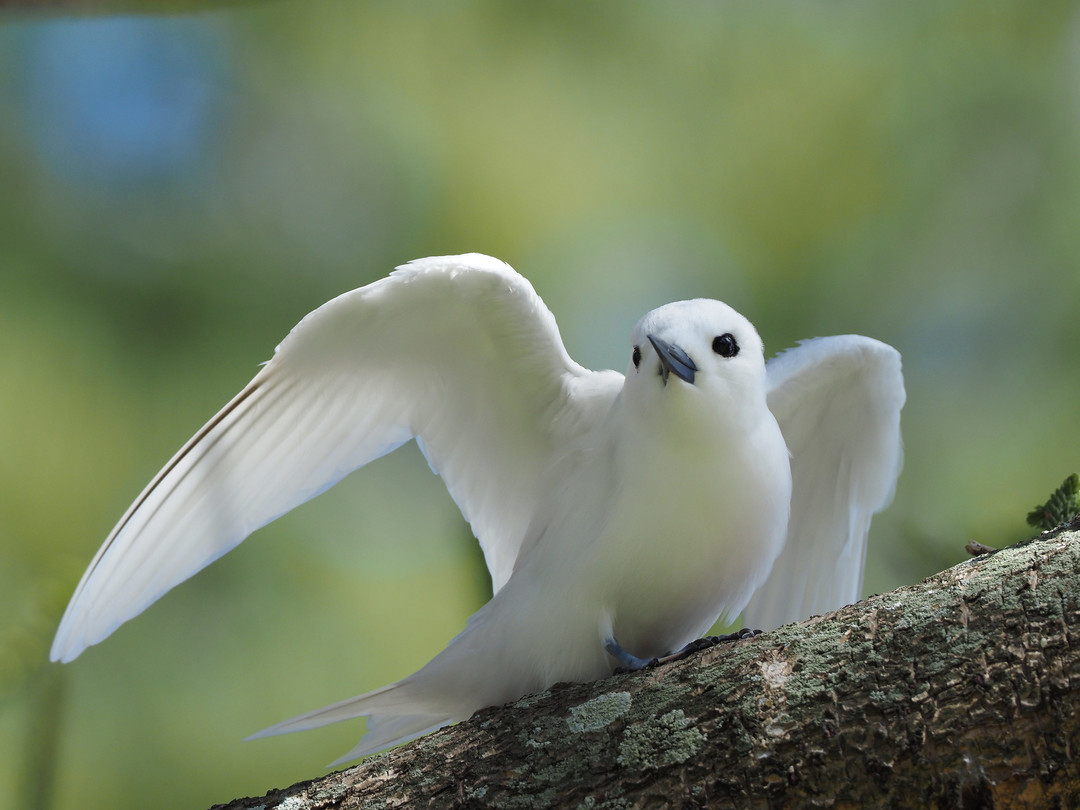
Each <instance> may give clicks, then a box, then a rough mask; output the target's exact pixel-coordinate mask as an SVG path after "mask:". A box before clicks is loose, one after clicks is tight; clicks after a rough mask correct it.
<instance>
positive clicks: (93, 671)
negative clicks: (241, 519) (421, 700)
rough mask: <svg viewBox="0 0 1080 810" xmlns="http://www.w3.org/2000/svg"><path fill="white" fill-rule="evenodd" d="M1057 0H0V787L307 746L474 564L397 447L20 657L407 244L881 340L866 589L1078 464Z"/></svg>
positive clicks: (639, 308) (882, 584)
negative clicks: (305, 328) (122, 525)
mask: <svg viewBox="0 0 1080 810" xmlns="http://www.w3.org/2000/svg"><path fill="white" fill-rule="evenodd" d="M1078 181H1080V10H1078V7H1077V4H1075V3H1053V2H1047V3H1040V4H1035V5H1032V4H1028V3H1024V2H1004V1H1003V2H993V3H985V2H983V3H962V2H957V3H953V2H944V3H846V2H845V3H830V4H816V5H809V4H803V3H791V4H784V3H770V4H742V3H725V2H718V3H699V2H683V3H654V4H650V3H634V4H622V3H615V2H596V3H586V4H570V3H560V4H519V3H494V2H490V3H484V2H477V3H465V4H456V5H446V4H438V3H424V2H406V3H394V4H373V3H340V2H323V1H322V0H318V1H317V2H313V1H312V0H305V1H304V2H301V0H288V1H287V2H275V3H254V4H250V5H243V6H237V7H230V8H226V9H224V10H215V11H210V12H206V13H200V14H195V15H187V16H166V17H142V18H140V17H115V18H83V19H73V18H66V19H64V18H52V19H42V20H36V19H32V18H28V17H25V16H23V17H15V16H11V15H7V16H4V17H3V18H0V751H2V752H3V755H2V756H0V807H20V808H26V807H35V806H36V807H56V808H68V807H85V806H110V807H114V808H123V807H146V806H153V807H158V808H166V807H174V806H175V807H185V808H191V807H199V806H209V805H210V804H212V803H214V802H218V801H225V800H228V799H230V798H233V797H235V796H239V795H251V794H259V793H262V792H265V790H267V789H268V788H271V787H275V786H284V785H287V784H289V783H291V782H293V781H295V780H298V779H301V778H306V777H311V776H314V775H316V774H319V773H321V772H322V769H323V766H324V765H325V763H327V762H329V761H330V760H332V759H334V758H335V757H336V756H338V755H340V754H341V753H342V752H343V751H345V750H347V749H348V748H349V747H351V746H352V745H353V744H354V743H355V741H356V739H357V738H358V737H359V735H360V733H361V730H362V728H361V725H360V723H359V722H357V723H350V724H345V725H341V726H336V727H331V728H327V729H324V730H320V731H315V732H309V733H306V734H300V735H292V736H287V737H281V738H274V739H270V740H259V741H256V742H251V743H242V742H241V740H242V738H243V737H244V736H246V735H247V734H249V733H251V732H253V731H256V730H258V729H260V728H263V727H265V726H267V725H269V724H271V723H273V722H276V721H278V720H281V719H283V718H285V717H288V716H291V715H293V714H296V713H299V712H301V711H304V710H307V709H310V708H314V707H317V706H321V705H323V704H325V703H329V702H332V701H335V700H339V699H342V698H345V697H349V696H351V695H354V694H357V693H359V692H362V691H364V690H367V689H370V688H373V687H376V686H379V685H381V684H383V683H386V682H389V681H391V680H394V679H396V678H398V677H401V676H404V675H406V674H408V673H409V672H411V671H413V670H414V669H415V668H417V667H418V666H420V665H422V664H423V663H424V662H425V661H427V660H428V659H429V658H430V657H431V656H432V655H433V654H434V653H435V652H437V651H438V650H439V649H441V648H442V646H443V645H444V644H445V642H446V641H447V640H449V638H450V637H452V636H453V635H454V634H455V633H456V632H457V631H458V630H459V629H460V628H461V627H462V626H463V624H464V621H465V619H466V617H467V616H468V615H469V614H470V613H471V612H472V611H473V610H474V609H475V608H476V607H478V606H479V605H480V604H482V603H483V601H484V600H485V599H486V597H487V594H488V589H489V584H488V582H487V579H486V574H485V572H484V571H483V569H482V563H481V560H480V556H479V554H478V552H477V551H476V549H475V548H474V547H473V546H474V544H473V542H472V541H471V540H470V535H469V533H468V529H467V527H466V526H465V525H464V523H463V521H462V520H461V518H460V516H459V515H458V514H457V512H456V510H455V508H454V506H453V504H452V503H451V502H450V500H449V498H448V496H447V495H446V493H445V491H444V490H443V488H442V486H441V484H440V482H439V481H438V479H437V478H435V477H434V476H432V475H431V474H430V472H429V471H428V470H427V467H426V465H425V464H424V463H423V461H422V459H420V457H419V455H418V453H416V452H415V451H414V450H409V449H406V450H403V451H401V452H399V453H398V454H396V455H395V456H393V457H390V458H387V459H384V460H382V461H380V462H379V463H378V464H376V465H373V466H372V467H371V468H369V469H366V470H363V471H361V472H360V473H357V474H356V475H354V476H352V477H350V478H349V479H347V480H346V481H345V482H344V483H343V484H342V485H340V486H339V487H338V488H337V489H335V490H333V491H331V492H330V493H328V494H326V495H325V496H323V497H321V498H319V499H317V500H316V501H314V502H312V503H309V504H307V505H306V506H304V507H302V508H300V509H298V510H297V511H296V512H294V513H293V514H290V515H288V516H287V517H285V518H283V519H281V520H280V521H278V522H277V523H275V524H273V525H271V526H270V527H268V528H267V529H265V530H263V531H261V532H259V533H258V534H257V535H256V536H255V537H254V538H253V539H251V540H249V541H248V542H247V543H245V544H244V545H243V546H241V548H240V549H238V550H237V551H235V552H233V553H232V554H230V555H228V556H227V557H226V558H224V559H223V560H221V561H220V562H219V563H217V564H215V565H213V566H211V567H210V568H209V569H207V570H206V571H204V572H203V573H202V574H200V575H199V576H197V577H196V578H195V579H193V580H191V581H190V582H188V583H186V584H185V585H184V586H182V587H180V588H179V589H177V590H176V591H174V592H173V593H171V594H170V595H169V596H168V597H166V598H165V599H163V600H162V601H161V602H160V603H159V604H157V605H155V606H154V607H153V608H152V609H150V610H149V611H148V612H147V613H145V614H144V615H143V616H141V617H140V618H139V619H138V620H136V621H134V622H132V623H130V624H129V625H126V626H125V627H123V628H122V629H121V630H120V631H119V632H117V633H116V635H115V636H114V637H112V638H110V639H109V641H108V642H107V643H106V644H103V645H101V646H99V647H95V648H92V649H90V650H89V651H88V652H87V653H85V654H84V655H83V656H82V657H81V658H80V659H79V660H78V661H76V662H75V663H73V664H71V665H68V666H64V667H61V666H59V665H52V664H48V663H46V652H47V646H48V644H49V642H50V640H51V635H52V632H53V631H54V629H55V626H56V622H57V620H58V619H59V616H60V613H61V611H62V609H63V607H64V604H65V603H66V600H67V598H68V597H69V596H70V594H71V590H72V588H73V587H74V585H75V583H76V581H77V579H78V577H79V575H80V574H81V573H82V570H83V569H84V567H85V566H86V564H87V563H88V562H89V560H90V558H91V556H92V555H93V553H94V551H95V550H96V549H97V547H98V545H99V544H100V542H101V541H102V540H103V538H104V537H105V535H106V534H107V532H108V530H109V529H110V528H111V526H112V524H113V523H114V522H115V521H116V520H117V519H118V517H119V516H120V514H121V513H122V512H123V510H124V509H125V508H126V507H127V505H128V504H129V503H130V501H131V500H132V499H133V498H134V496H135V495H136V494H137V493H138V492H139V490H140V489H141V488H142V486H143V485H144V484H145V483H146V482H147V481H148V480H149V479H150V477H151V476H152V475H153V474H154V473H155V472H156V470H157V469H158V468H159V467H160V466H161V465H162V464H163V463H164V462H165V461H166V460H167V459H168V457H169V456H170V455H171V454H172V453H173V452H174V451H175V450H176V449H177V448H178V447H179V446H180V444H181V443H182V442H183V441H184V440H186V439H187V438H188V436H189V435H191V434H192V433H193V432H194V431H195V430H196V429H197V428H198V427H199V426H200V425H201V424H202V423H203V421H205V419H207V418H208V417H209V416H210V415H212V414H213V413H214V412H215V411H216V410H217V408H218V407H220V406H221V405H222V404H223V403H224V402H225V401H226V400H227V399H228V398H229V397H230V396H231V395H232V394H233V393H235V392H236V391H237V390H239V389H240V387H241V386H242V385H243V384H244V383H245V382H246V381H247V380H248V379H249V378H250V377H251V376H252V375H253V374H254V373H255V371H256V370H257V364H258V363H259V362H261V361H263V360H266V359H267V358H268V357H269V356H270V354H271V353H272V351H273V347H274V346H275V345H276V344H277V342H278V341H279V340H280V339H281V338H282V337H283V336H284V335H285V334H286V333H287V332H288V330H289V329H290V328H291V327H292V325H293V324H294V323H295V322H296V321H298V320H299V319H300V318H301V317H302V316H303V315H304V314H305V313H307V312H308V311H309V310H311V309H313V308H314V307H316V306H317V305H319V304H321V303H322V302H324V301H325V300H327V299H329V298H330V297H332V296H334V295H336V294H338V293H341V292H343V291H346V290H348V289H351V288H353V287H357V286H360V285H362V284H365V283H367V282H369V281H372V280H374V279H376V278H378V277H380V276H382V275H384V274H385V273H386V272H388V271H389V270H390V269H391V268H393V267H394V266H395V265H397V264H400V263H402V262H404V261H407V260H409V259H412V258H415V257H419V256H425V255H430V254H445V253H457V252H463V251H472V250H476V251H483V252H488V253H492V254H494V255H497V256H499V257H501V258H503V259H506V260H507V261H509V262H510V263H511V264H513V265H514V266H515V267H516V268H517V269H518V270H519V271H521V272H522V273H524V274H525V275H526V276H528V277H529V278H530V279H531V280H532V281H533V283H534V284H535V286H536V288H537V290H538V291H539V292H540V294H541V295H542V296H543V297H544V298H545V300H546V301H547V302H548V304H549V306H550V307H551V308H552V310H553V311H554V312H555V314H556V316H557V318H558V319H559V322H560V324H561V326H562V328H563V334H564V338H565V340H566V342H567V344H568V347H569V349H570V352H571V354H572V355H573V356H574V357H575V358H577V359H578V360H580V361H581V362H583V363H585V364H586V365H591V366H593V367H614V368H617V369H620V370H621V369H623V368H624V367H625V366H626V363H627V359H626V358H627V353H628V351H629V346H628V343H627V336H628V334H629V330H630V328H631V326H632V325H633V323H634V322H635V321H636V319H637V318H638V317H639V316H640V315H641V314H642V313H643V312H645V311H646V310H648V309H650V308H652V307H654V306H656V305H658V304H661V303H664V302H667V301H670V300H674V299H678V298H683V297H692V296H707V297H715V298H720V299H723V300H725V301H728V302H729V303H731V304H732V305H734V306H735V307H736V308H738V309H740V310H741V311H742V312H744V313H745V314H746V315H747V316H748V317H749V318H750V319H751V320H752V321H754V322H755V324H756V325H757V326H758V328H759V331H760V332H761V334H762V336H763V337H764V339H765V342H766V347H767V349H768V350H769V351H770V352H775V351H779V350H781V349H783V348H784V347H786V346H789V345H791V344H792V343H793V342H794V341H795V340H797V339H800V338H805V337H810V336H814V335H824V334H835V333H843V332H858V333H863V334H867V335H872V336H874V337H877V338H880V339H882V340H884V341H887V342H889V343H891V344H893V345H895V346H897V347H898V348H899V349H900V351H901V352H902V353H903V356H904V363H905V373H906V379H907V386H908V394H909V398H908V405H907V407H906V409H905V411H904V415H903V428H904V435H905V445H906V467H905V471H904V474H903V476H902V478H901V481H900V485H899V488H898V490H897V494H896V500H895V503H894V505H893V506H892V507H891V509H890V510H889V511H887V512H886V513H884V514H883V515H881V516H879V517H878V519H877V520H876V521H875V523H874V527H873V531H872V535H871V546H870V551H869V567H868V571H867V577H866V591H867V592H880V591H883V590H888V589H891V588H894V587H896V586H899V585H903V584H906V583H910V582H914V581H917V580H918V579H920V578H921V577H923V576H926V575H929V574H931V573H934V572H936V571H938V570H940V569H941V568H943V567H945V566H948V565H951V564H954V563H956V562H959V561H960V560H961V559H963V558H964V556H965V554H964V550H963V546H964V543H965V542H966V541H967V540H969V539H976V540H979V541H982V542H984V543H987V544H990V545H1001V544H1007V543H1010V542H1012V541H1015V540H1019V539H1022V538H1023V537H1026V536H1028V535H1029V534H1030V533H1031V532H1030V530H1028V529H1027V528H1026V526H1025V524H1024V516H1025V514H1026V513H1027V511H1028V509H1029V508H1031V507H1032V506H1034V505H1035V504H1036V503H1038V502H1040V501H1042V500H1045V498H1046V496H1047V495H1048V494H1049V493H1050V491H1051V490H1052V489H1053V488H1054V487H1055V486H1057V485H1058V484H1059V483H1060V482H1061V480H1062V479H1063V478H1064V477H1065V476H1066V475H1067V474H1068V473H1070V472H1073V471H1075V470H1078V469H1080V453H1078V441H1077V432H1078V424H1077V399H1078V393H1080V375H1078V373H1077V372H1078V369H1080V357H1078V351H1080V343H1078V339H1080V318H1078V317H1077V313H1078V303H1080V272H1078V258H1077V257H1078V256H1080V226H1078V222H1080V182H1078Z"/></svg>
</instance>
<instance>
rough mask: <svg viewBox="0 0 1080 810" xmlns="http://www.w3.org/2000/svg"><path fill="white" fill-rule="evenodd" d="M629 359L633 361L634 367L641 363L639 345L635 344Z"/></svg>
mask: <svg viewBox="0 0 1080 810" xmlns="http://www.w3.org/2000/svg"><path fill="white" fill-rule="evenodd" d="M630 359H631V360H632V361H633V362H634V368H637V367H638V366H640V365H641V347H640V346H635V347H634V353H633V354H632V355H630Z"/></svg>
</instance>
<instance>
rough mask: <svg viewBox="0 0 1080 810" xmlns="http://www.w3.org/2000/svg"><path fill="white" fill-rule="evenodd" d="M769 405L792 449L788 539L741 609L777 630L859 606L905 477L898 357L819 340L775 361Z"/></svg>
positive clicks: (871, 346) (866, 343)
mask: <svg viewBox="0 0 1080 810" xmlns="http://www.w3.org/2000/svg"><path fill="white" fill-rule="evenodd" d="M767 371H768V386H769V390H768V403H769V408H770V409H771V410H772V412H773V414H774V415H775V416H776V421H777V422H779V424H780V430H781V431H782V432H783V434H784V438H785V440H786V441H787V445H788V450H789V451H790V453H791V478H792V495H791V519H790V523H789V525H788V537H787V542H786V543H785V545H784V550H783V551H782V552H781V553H780V557H779V558H778V559H777V561H776V563H775V565H774V566H773V569H772V572H771V573H770V574H769V578H768V579H767V580H766V581H765V584H763V585H762V586H761V587H760V588H759V589H758V590H757V591H756V592H755V594H754V597H753V599H751V601H750V604H749V605H748V606H747V608H746V610H745V611H744V612H743V620H744V623H745V625H746V626H747V627H760V628H763V629H771V628H774V627H778V626H779V625H781V624H785V623H787V622H792V621H798V620H800V619H805V618H807V617H808V616H811V615H812V614H816V613H818V614H819V613H825V612H826V611H829V610H835V609H836V608H838V607H841V606H842V605H846V604H850V603H852V602H855V601H856V600H858V598H859V594H860V589H861V588H862V577H863V565H864V562H865V558H866V537H867V533H868V532H869V530H870V519H871V517H872V516H873V515H874V514H875V513H876V512H880V511H881V510H882V509H884V508H885V507H886V506H887V505H888V504H889V502H890V501H891V500H892V496H893V490H894V488H895V486H896V478H897V476H898V475H899V474H900V465H901V458H902V453H901V446H900V409H901V408H902V407H903V405H904V397H905V394H904V379H903V376H902V374H901V371H900V354H899V352H897V351H896V350H895V349H893V348H892V347H891V346H887V345H885V344H884V343H881V342H879V341H876V340H872V339H870V338H866V337H860V336H858V335H842V336H838V337H827V338H816V339H814V340H807V341H804V342H803V343H801V344H800V345H799V346H798V347H797V348H795V349H791V350H789V351H787V352H785V353H783V354H781V355H779V356H777V357H775V358H773V359H772V360H770V361H769V363H768V366H767Z"/></svg>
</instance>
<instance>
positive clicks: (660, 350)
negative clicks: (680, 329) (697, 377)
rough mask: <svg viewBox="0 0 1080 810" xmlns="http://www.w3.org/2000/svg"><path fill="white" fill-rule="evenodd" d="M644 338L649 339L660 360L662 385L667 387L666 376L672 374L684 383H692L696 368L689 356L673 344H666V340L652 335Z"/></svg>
mask: <svg viewBox="0 0 1080 810" xmlns="http://www.w3.org/2000/svg"><path fill="white" fill-rule="evenodd" d="M646 337H647V338H648V339H649V343H651V344H652V345H653V348H654V349H656V354H657V356H659V358H660V376H661V377H663V378H664V385H667V381H668V374H674V375H675V376H676V377H678V378H679V379H680V380H683V381H684V382H688V383H691V384H692V383H693V382H694V372H695V371H697V366H695V365H694V361H693V360H691V359H690V355H688V354H687V353H686V352H684V351H683V350H682V349H680V348H679V347H678V346H676V345H675V344H674V343H668V342H667V341H666V340H662V339H661V338H658V337H656V336H654V335H646Z"/></svg>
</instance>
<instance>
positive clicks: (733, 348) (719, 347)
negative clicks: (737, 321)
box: [712, 332, 739, 357]
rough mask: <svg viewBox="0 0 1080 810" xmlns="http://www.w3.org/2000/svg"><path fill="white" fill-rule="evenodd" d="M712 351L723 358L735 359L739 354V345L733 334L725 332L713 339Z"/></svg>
mask: <svg viewBox="0 0 1080 810" xmlns="http://www.w3.org/2000/svg"><path fill="white" fill-rule="evenodd" d="M712 350H713V351H714V352H716V353H717V354H718V355H720V356H721V357H734V356H735V355H737V354H738V353H739V344H738V342H737V341H736V340H735V336H734V335H733V334H731V333H730V332H725V333H724V334H722V335H717V336H716V337H714V338H713V341H712Z"/></svg>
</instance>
